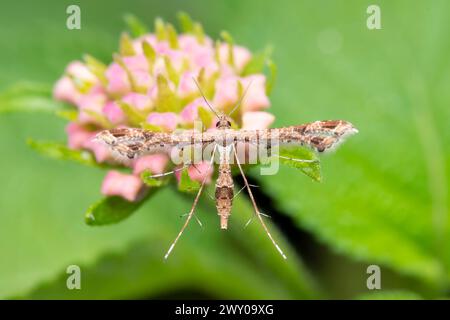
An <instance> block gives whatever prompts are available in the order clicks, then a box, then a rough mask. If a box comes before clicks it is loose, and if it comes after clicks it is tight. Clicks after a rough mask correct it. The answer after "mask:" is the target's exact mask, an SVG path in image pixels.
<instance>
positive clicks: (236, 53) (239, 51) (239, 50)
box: [219, 43, 252, 72]
mask: <svg viewBox="0 0 450 320" xmlns="http://www.w3.org/2000/svg"><path fill="white" fill-rule="evenodd" d="M233 58H234V67H236V69H237V71H238V72H240V71H242V70H243V69H244V67H245V65H246V64H247V63H248V62H249V61H250V59H251V58H252V54H251V53H250V51H248V49H246V48H244V47H241V46H237V45H234V46H233ZM228 60H229V45H228V43H222V44H221V45H220V47H219V61H220V63H222V64H228Z"/></svg>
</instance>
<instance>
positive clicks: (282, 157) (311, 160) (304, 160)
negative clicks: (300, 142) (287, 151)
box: [272, 154, 319, 163]
mask: <svg viewBox="0 0 450 320" xmlns="http://www.w3.org/2000/svg"><path fill="white" fill-rule="evenodd" d="M272 156H278V157H279V158H281V159H286V160H292V161H296V162H305V163H314V162H319V160H316V159H296V158H290V157H285V156H280V155H279V154H273V155H272Z"/></svg>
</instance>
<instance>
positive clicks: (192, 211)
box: [164, 147, 216, 260]
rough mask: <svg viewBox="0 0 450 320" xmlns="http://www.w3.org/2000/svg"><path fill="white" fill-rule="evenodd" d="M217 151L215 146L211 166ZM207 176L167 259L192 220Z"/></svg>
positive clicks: (166, 256)
mask: <svg viewBox="0 0 450 320" xmlns="http://www.w3.org/2000/svg"><path fill="white" fill-rule="evenodd" d="M215 153H216V148H215V147H214V150H213V152H212V157H211V162H210V164H209V166H210V167H211V166H212V165H213V162H214V154H215ZM207 177H208V175H205V176H204V177H203V181H202V184H201V185H200V189H199V190H198V193H197V196H196V197H195V199H194V203H193V204H192V208H191V211H189V213H188V217H187V218H186V221H185V222H184V225H183V227H181V230H180V232H179V233H178V235H177V237H176V238H175V240H174V241H173V242H172V244H171V245H170V248H169V250H167V253H166V255H165V256H164V259H165V260H166V259H167V258H168V257H169V255H170V253H171V252H172V250H173V248H174V247H175V245H176V243H177V241H178V239H180V237H181V235H182V234H183V231H184V229H186V227H187V226H188V224H189V221H191V219H192V216H193V215H194V210H195V207H196V206H197V202H198V199H199V198H200V195H201V193H202V190H203V187H204V186H205V182H206V179H207Z"/></svg>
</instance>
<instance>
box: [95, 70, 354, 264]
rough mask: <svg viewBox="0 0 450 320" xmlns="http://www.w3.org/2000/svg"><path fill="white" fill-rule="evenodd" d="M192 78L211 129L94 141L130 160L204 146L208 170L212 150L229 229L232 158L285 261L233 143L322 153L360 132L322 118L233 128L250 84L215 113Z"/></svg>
mask: <svg viewBox="0 0 450 320" xmlns="http://www.w3.org/2000/svg"><path fill="white" fill-rule="evenodd" d="M194 81H195V83H196V85H197V87H198V89H199V91H200V93H201V94H202V96H203V99H204V101H205V103H206V104H207V106H208V107H209V108H210V110H211V111H212V112H213V113H214V114H215V115H216V117H217V122H216V123H215V127H216V130H215V131H204V132H188V131H186V132H182V133H178V134H173V133H165V132H155V131H150V130H145V129H139V128H115V129H111V130H104V131H102V132H100V133H98V134H97V136H96V139H97V140H99V141H101V142H103V143H105V144H106V145H107V146H108V147H109V148H110V150H111V151H113V152H114V153H116V154H118V155H119V156H120V157H124V158H128V159H135V158H137V157H140V156H142V155H146V154H152V153H161V152H165V153H168V152H170V150H172V149H173V148H177V149H178V150H184V149H185V148H186V149H187V148H194V149H195V148H200V149H206V148H207V147H212V154H211V158H210V161H209V166H210V168H211V167H212V166H213V165H214V160H215V156H216V153H217V154H218V160H217V162H218V177H217V181H216V185H215V196H214V198H215V205H216V209H217V213H218V215H219V217H220V227H221V229H227V227H228V219H229V217H230V215H231V209H232V206H233V198H234V197H235V194H234V183H233V176H232V172H231V165H232V162H233V163H235V164H236V165H237V167H238V168H239V172H240V174H241V176H242V178H243V181H244V188H245V189H246V190H247V192H248V195H249V197H250V200H251V203H252V206H253V209H254V212H255V215H256V217H257V218H258V220H259V222H260V223H261V225H262V227H263V229H264V230H265V232H266V234H267V236H268V237H269V239H270V241H271V242H272V243H273V245H274V246H275V248H276V249H277V251H278V252H279V253H280V254H281V256H282V257H283V258H284V259H286V255H285V254H284V252H283V251H282V250H281V248H280V247H279V246H278V244H277V242H276V241H275V239H274V238H273V237H272V235H271V233H270V232H269V229H268V228H267V225H266V223H265V222H264V220H263V218H262V216H264V214H263V213H261V212H260V211H259V209H258V206H257V204H256V201H255V198H254V196H253V193H252V190H251V186H250V184H249V183H248V180H247V178H246V176H245V174H244V171H243V169H242V163H241V161H242V160H240V158H239V156H238V153H237V149H238V148H237V145H238V144H244V145H253V146H261V145H262V146H264V147H265V148H267V149H271V148H273V147H274V144H276V145H277V146H283V145H294V146H306V147H309V148H312V149H313V150H315V151H317V152H318V153H323V152H326V151H328V150H330V149H333V148H335V147H336V146H337V145H339V144H340V143H341V142H342V141H344V139H345V138H346V137H348V136H350V135H352V134H354V133H356V132H358V131H357V129H356V128H355V127H354V126H353V125H352V124H351V123H350V122H347V121H343V120H325V121H315V122H312V123H307V124H302V125H297V126H289V127H284V128H272V129H265V130H235V129H232V120H231V118H230V116H231V114H232V113H233V111H234V110H236V109H237V108H238V107H239V105H240V104H241V102H242V100H243V98H244V96H245V93H246V92H247V90H248V88H249V86H250V85H249V86H247V88H246V90H245V91H244V93H243V95H242V97H241V99H240V100H239V102H238V103H237V104H236V106H235V107H234V108H233V109H232V111H231V112H230V113H229V114H222V113H219V112H217V111H216V110H215V109H214V108H213V107H212V106H211V104H210V103H209V101H208V100H207V98H206V97H205V95H204V94H203V92H202V91H201V88H200V86H199V85H198V83H197V81H196V80H195V79H194ZM273 137H276V139H273ZM280 157H281V156H280ZM232 160H233V161H232ZM290 160H293V161H299V162H311V161H316V160H307V159H291V158H290ZM188 165H194V166H195V163H194V162H192V163H187V164H185V165H184V166H183V167H182V168H179V169H176V170H173V171H170V172H166V173H163V174H159V175H154V176H153V177H155V178H156V177H161V176H165V175H168V174H171V173H174V172H175V171H177V170H180V169H183V168H185V167H186V166H188ZM205 182H206V175H205V177H204V179H203V181H202V183H201V184H200V188H199V190H198V192H197V194H196V196H195V198H194V202H193V204H192V207H191V210H190V211H189V213H188V214H187V218H186V220H185V222H184V224H183V226H182V228H181V230H180V231H179V233H178V235H177V236H176V238H175V240H174V241H173V242H172V244H171V246H170V247H169V250H168V251H167V253H166V254H165V256H164V258H165V259H167V258H168V257H169V255H170V253H171V252H172V250H173V248H174V247H175V245H176V243H177V242H178V240H179V238H180V237H181V235H182V234H183V232H184V230H185V229H186V227H187V226H188V224H189V222H190V220H191V219H192V217H193V216H194V211H195V208H196V206H197V203H198V201H199V198H200V195H201V194H202V191H203V189H204V186H205Z"/></svg>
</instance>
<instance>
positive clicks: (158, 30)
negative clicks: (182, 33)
mask: <svg viewBox="0 0 450 320" xmlns="http://www.w3.org/2000/svg"><path fill="white" fill-rule="evenodd" d="M155 34H156V38H157V39H158V40H159V41H164V40H167V32H166V26H165V24H164V21H163V19H161V18H156V19H155Z"/></svg>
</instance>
